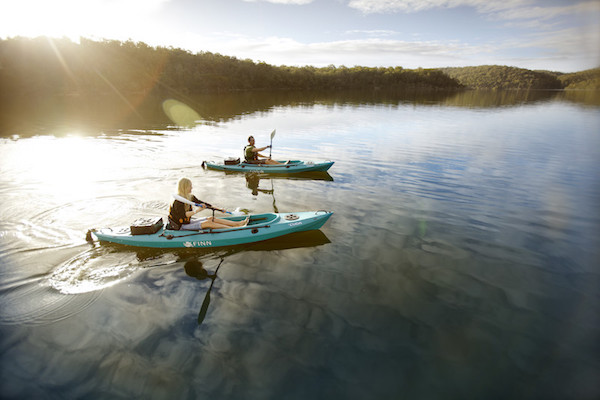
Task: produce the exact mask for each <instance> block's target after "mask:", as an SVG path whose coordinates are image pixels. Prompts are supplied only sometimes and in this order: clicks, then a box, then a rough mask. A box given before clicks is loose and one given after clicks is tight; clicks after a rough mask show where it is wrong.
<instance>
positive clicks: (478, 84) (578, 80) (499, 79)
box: [441, 65, 600, 90]
mask: <svg viewBox="0 0 600 400" xmlns="http://www.w3.org/2000/svg"><path fill="white" fill-rule="evenodd" d="M441 71H443V72H444V73H446V74H448V76H450V77H451V78H454V79H456V80H457V81H458V82H459V83H461V84H462V85H464V86H465V87H468V88H473V89H547V90H550V89H588V90H600V68H595V69H589V70H586V71H581V72H574V73H569V74H564V73H561V72H551V71H532V70H528V69H523V68H516V67H507V66H501V65H482V66H478V67H459V68H441Z"/></svg>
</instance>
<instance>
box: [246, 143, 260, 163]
mask: <svg viewBox="0 0 600 400" xmlns="http://www.w3.org/2000/svg"><path fill="white" fill-rule="evenodd" d="M254 148H255V147H254V146H252V145H248V146H246V147H244V158H245V159H246V160H247V161H252V160H256V159H257V158H258V156H257V155H256V153H255V152H253V151H252V150H253V149H254Z"/></svg>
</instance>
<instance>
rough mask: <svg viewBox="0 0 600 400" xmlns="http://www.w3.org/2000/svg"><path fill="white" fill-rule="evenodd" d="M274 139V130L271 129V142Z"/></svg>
mask: <svg viewBox="0 0 600 400" xmlns="http://www.w3.org/2000/svg"><path fill="white" fill-rule="evenodd" d="M274 137H275V129H273V132H271V140H273V138H274Z"/></svg>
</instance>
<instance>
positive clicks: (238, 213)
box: [173, 194, 245, 216]
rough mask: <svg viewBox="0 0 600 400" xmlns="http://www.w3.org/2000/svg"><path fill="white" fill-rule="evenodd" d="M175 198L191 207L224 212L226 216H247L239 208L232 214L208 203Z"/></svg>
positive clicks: (175, 195)
mask: <svg viewBox="0 0 600 400" xmlns="http://www.w3.org/2000/svg"><path fill="white" fill-rule="evenodd" d="M173 198H174V199H175V200H179V201H180V202H182V203H185V204H189V205H190V206H196V207H206V208H208V209H211V210H217V211H221V212H224V213H226V214H231V215H234V216H239V215H245V213H244V212H243V211H240V208H239V207H238V208H236V209H235V210H233V212H231V211H226V210H223V209H222V208H216V207H213V206H211V205H210V204H208V203H194V202H193V201H191V200H188V199H186V198H185V197H182V196H180V195H178V194H173Z"/></svg>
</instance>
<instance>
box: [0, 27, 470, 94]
mask: <svg viewBox="0 0 600 400" xmlns="http://www.w3.org/2000/svg"><path fill="white" fill-rule="evenodd" d="M0 87H1V88H2V92H4V93H5V94H6V93H21V94H54V93H59V94H75V93H104V92H118V93H140V92H148V91H158V92H165V91H166V92H169V91H174V92H179V93H182V94H192V93H216V92H231V91H245V90H278V89H294V90H304V89H320V90H323V89H325V90H344V89H364V88H386V89H390V88H391V89H404V88H428V89H456V88H460V87H461V85H460V84H459V83H458V82H457V81H456V80H455V79H453V78H451V77H449V76H448V75H446V74H445V73H443V72H441V71H439V70H437V69H416V70H410V69H404V68H402V67H395V68H367V67H352V68H347V67H343V66H342V67H335V66H333V65H331V66H329V67H324V68H316V67H311V66H305V67H290V66H279V67H278V66H273V65H269V64H266V63H264V62H254V61H252V60H248V59H245V60H241V59H238V58H236V57H230V56H224V55H221V54H216V53H210V52H199V53H196V54H193V53H191V52H189V51H186V50H182V49H179V48H171V47H169V48H166V47H151V46H148V45H147V44H145V43H141V42H132V41H126V42H120V41H116V40H103V41H93V40H89V39H84V38H81V39H80V42H79V43H74V42H72V41H70V40H69V39H48V38H45V37H39V38H34V39H29V38H20V37H17V38H11V39H6V40H0Z"/></svg>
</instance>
